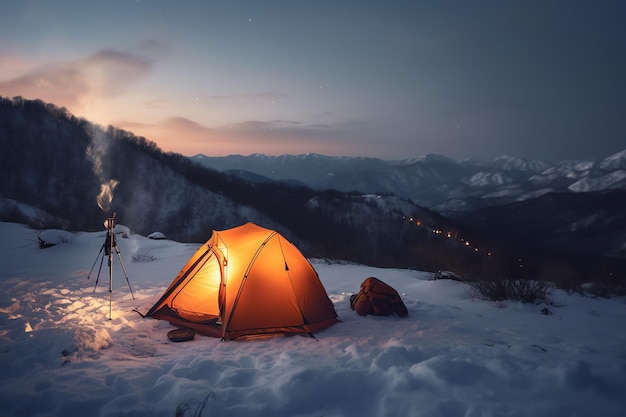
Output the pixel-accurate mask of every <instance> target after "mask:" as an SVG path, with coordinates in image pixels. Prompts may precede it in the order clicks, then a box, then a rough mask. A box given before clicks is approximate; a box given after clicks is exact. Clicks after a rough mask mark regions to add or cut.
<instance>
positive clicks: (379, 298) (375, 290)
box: [350, 277, 409, 317]
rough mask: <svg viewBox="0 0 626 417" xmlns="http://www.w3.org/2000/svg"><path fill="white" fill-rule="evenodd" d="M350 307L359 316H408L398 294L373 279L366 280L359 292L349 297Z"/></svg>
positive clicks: (386, 285) (388, 286)
mask: <svg viewBox="0 0 626 417" xmlns="http://www.w3.org/2000/svg"><path fill="white" fill-rule="evenodd" d="M350 307H351V308H352V309H353V310H355V311H356V312H357V313H358V314H359V315H360V316H367V315H368V314H373V315H375V316H389V315H391V314H393V313H396V314H397V315H398V316H400V317H406V316H407V315H408V314H409V311H408V310H407V308H406V306H405V305H404V303H403V302H402V299H401V298H400V295H399V294H398V292H397V291H396V290H395V289H394V288H393V287H391V286H390V285H388V284H386V283H384V282H383V281H381V280H379V279H378V278H375V277H369V278H366V279H365V281H363V283H362V284H361V289H360V291H359V292H358V293H357V294H353V295H351V296H350Z"/></svg>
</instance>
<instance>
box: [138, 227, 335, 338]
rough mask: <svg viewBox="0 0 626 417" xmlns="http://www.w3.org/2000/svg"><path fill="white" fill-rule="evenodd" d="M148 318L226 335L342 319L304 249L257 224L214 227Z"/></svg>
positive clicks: (297, 329) (311, 327) (298, 329)
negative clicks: (303, 253) (216, 229)
mask: <svg viewBox="0 0 626 417" xmlns="http://www.w3.org/2000/svg"><path fill="white" fill-rule="evenodd" d="M146 316H147V317H153V318H155V319H162V320H167V321H169V322H171V323H172V324H175V325H180V326H183V327H188V328H192V329H195V330H197V331H198V332H200V333H203V334H206V335H209V336H216V337H222V338H224V339H236V338H239V337H244V336H252V335H264V334H285V333H304V334H307V333H308V334H311V333H312V332H315V331H318V330H321V329H324V328H326V327H329V326H331V325H333V324H335V323H336V322H337V321H338V319H337V313H336V312H335V308H334V307H333V304H332V302H331V301H330V299H329V298H328V295H327V294H326V290H325V289H324V287H323V286H322V283H321V282H320V280H319V277H318V275H317V272H316V271H315V269H313V266H311V264H310V263H309V262H308V261H307V259H306V258H305V257H304V256H303V255H302V253H300V251H299V250H298V248H296V247H295V246H294V245H293V244H292V243H291V242H289V241H288V240H287V239H285V238H284V237H283V236H282V235H280V234H279V233H278V232H276V231H273V230H268V229H265V228H263V227H260V226H257V225H256V224H254V223H247V224H244V225H242V226H239V227H235V228H232V229H228V230H222V231H215V230H214V231H213V234H212V236H211V238H210V239H209V240H208V241H207V242H206V243H205V244H203V245H202V246H201V247H200V248H199V249H198V250H197V251H196V252H195V253H194V254H193V256H192V257H191V258H190V259H189V261H188V262H187V264H186V265H185V266H184V267H183V269H182V270H181V271H180V272H179V273H178V275H177V276H176V278H175V279H174V281H172V283H171V284H170V286H169V287H168V288H167V290H166V291H165V293H164V294H163V296H162V297H161V299H160V300H159V301H158V302H157V303H156V304H155V305H154V306H153V307H152V308H151V309H150V310H149V311H148V312H147V313H146Z"/></svg>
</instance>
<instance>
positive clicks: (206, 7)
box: [0, 0, 626, 161]
mask: <svg viewBox="0 0 626 417" xmlns="http://www.w3.org/2000/svg"><path fill="white" fill-rule="evenodd" d="M0 95H2V96H5V97H13V96H17V95H20V96H22V97H25V98H28V99H35V98H39V99H41V100H44V101H46V102H51V103H54V104H56V105H58V106H63V107H66V108H67V109H68V110H69V111H70V112H72V113H73V114H74V115H76V116H78V117H84V118H86V119H87V120H89V121H91V122H94V123H97V124H100V125H103V126H107V125H109V124H112V125H114V126H117V127H120V128H123V129H126V130H129V131H131V132H133V133H135V134H137V135H140V136H145V137H146V138H147V139H149V140H152V141H155V142H156V143H157V144H158V146H159V147H160V148H161V149H163V150H164V151H174V152H180V153H182V154H184V155H194V154H197V153H204V154H206V155H210V156H220V155H228V154H243V155H248V154H251V153H265V154H270V155H278V154H285V153H289V154H299V153H307V152H316V153H322V154H327V155H348V156H371V157H379V158H383V159H403V158H411V157H416V156H420V155H424V154H429V153H438V154H442V155H445V156H448V157H451V158H457V159H461V158H466V157H470V156H478V157H486V158H491V157H495V156H498V155H502V154H507V155H511V156H518V157H525V158H538V159H544V160H548V161H560V160H564V159H589V158H604V157H607V156H609V155H611V154H613V153H615V152H618V151H621V150H623V149H626V2H625V1H619V0H598V1H587V0H572V1H566V0H524V1H521V0H520V1H517V0H515V1H513V0H511V1H508V0H492V1H486V0H472V1H466V0H456V1H453V0H412V1H411V0H406V1H394V0H391V1H383V0H380V1H374V0H308V1H305V0H284V1H274V0H265V1H260V0H256V1H255V0H249V1H238V0H231V1H226V0H222V1H215V0H206V1H199V0H198V1H195V0H185V1H172V0H107V1H94V0H75V1H69V0H55V1H47V0H39V1H34V0H4V1H2V3H1V4H0Z"/></svg>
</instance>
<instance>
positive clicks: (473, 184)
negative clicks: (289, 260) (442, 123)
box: [192, 150, 626, 214]
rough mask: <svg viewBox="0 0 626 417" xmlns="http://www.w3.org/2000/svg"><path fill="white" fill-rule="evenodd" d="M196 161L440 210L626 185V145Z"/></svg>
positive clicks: (197, 157)
mask: <svg viewBox="0 0 626 417" xmlns="http://www.w3.org/2000/svg"><path fill="white" fill-rule="evenodd" d="M192 160H194V161H196V162H198V163H200V164H202V165H204V166H208V167H211V168H213V169H217V170H220V171H230V170H244V171H250V172H253V173H255V174H258V175H262V176H265V177H268V178H271V179H274V180H279V181H297V182H300V183H304V184H306V185H308V186H310V187H313V188H315V189H335V190H339V191H360V192H366V193H392V194H396V195H398V196H401V197H405V198H409V199H411V200H413V201H414V202H415V203H417V204H419V205H422V206H425V207H428V208H431V209H433V210H435V211H438V212H440V213H442V214H448V213H449V212H456V211H459V210H475V209H478V208H481V207H488V206H494V205H502V204H505V203H511V202H516V201H523V200H526V199H529V198H535V197H538V196H541V195H543V194H547V193H550V192H590V191H602V190H607V189H626V150H625V151H622V152H619V153H616V154H615V155H611V156H609V157H607V158H605V159H603V160H599V161H563V162H559V163H549V162H545V161H540V160H529V159H523V158H516V157H511V156H500V157H497V158H495V159H493V160H491V161H485V160H478V159H474V158H472V159H466V160H461V161H457V160H453V159H450V158H447V157H445V156H441V155H426V156H423V157H419V158H414V159H407V160H401V161H383V160H380V159H372V158H348V157H329V156H324V155H318V154H305V155H281V156H267V155H258V154H254V155H250V156H241V155H233V156H226V157H207V156H204V155H196V156H194V157H192Z"/></svg>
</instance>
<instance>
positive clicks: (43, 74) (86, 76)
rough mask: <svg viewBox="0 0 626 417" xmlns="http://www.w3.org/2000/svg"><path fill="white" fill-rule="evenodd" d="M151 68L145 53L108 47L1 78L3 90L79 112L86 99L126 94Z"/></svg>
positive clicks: (0, 84)
mask: <svg viewBox="0 0 626 417" xmlns="http://www.w3.org/2000/svg"><path fill="white" fill-rule="evenodd" d="M151 70H152V63H151V61H150V60H148V59H146V58H144V57H141V56H139V55H135V54H130V53H127V52H121V51H116V50H111V49H107V50H102V51H99V52H97V53H95V54H93V55H90V56H88V57H86V58H83V59H79V60H71V61H61V62H56V63H51V64H50V63H49V64H47V65H42V66H39V67H37V68H33V69H31V70H29V71H28V72H26V73H24V74H22V75H19V76H16V77H14V78H11V79H9V80H6V81H3V82H0V94H2V95H7V96H18V95H19V96H23V97H25V98H39V99H42V100H44V101H47V102H52V103H55V104H57V105H59V106H64V107H68V108H71V109H72V111H74V112H79V111H78V109H80V108H81V107H82V106H83V105H84V103H86V102H89V101H92V100H94V99H101V98H109V97H114V96H117V95H120V94H122V93H123V92H124V91H125V90H126V89H127V88H128V86H129V85H131V84H132V83H134V82H136V81H137V80H138V79H139V78H141V77H142V76H145V75H147V74H148V73H150V71H151Z"/></svg>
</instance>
